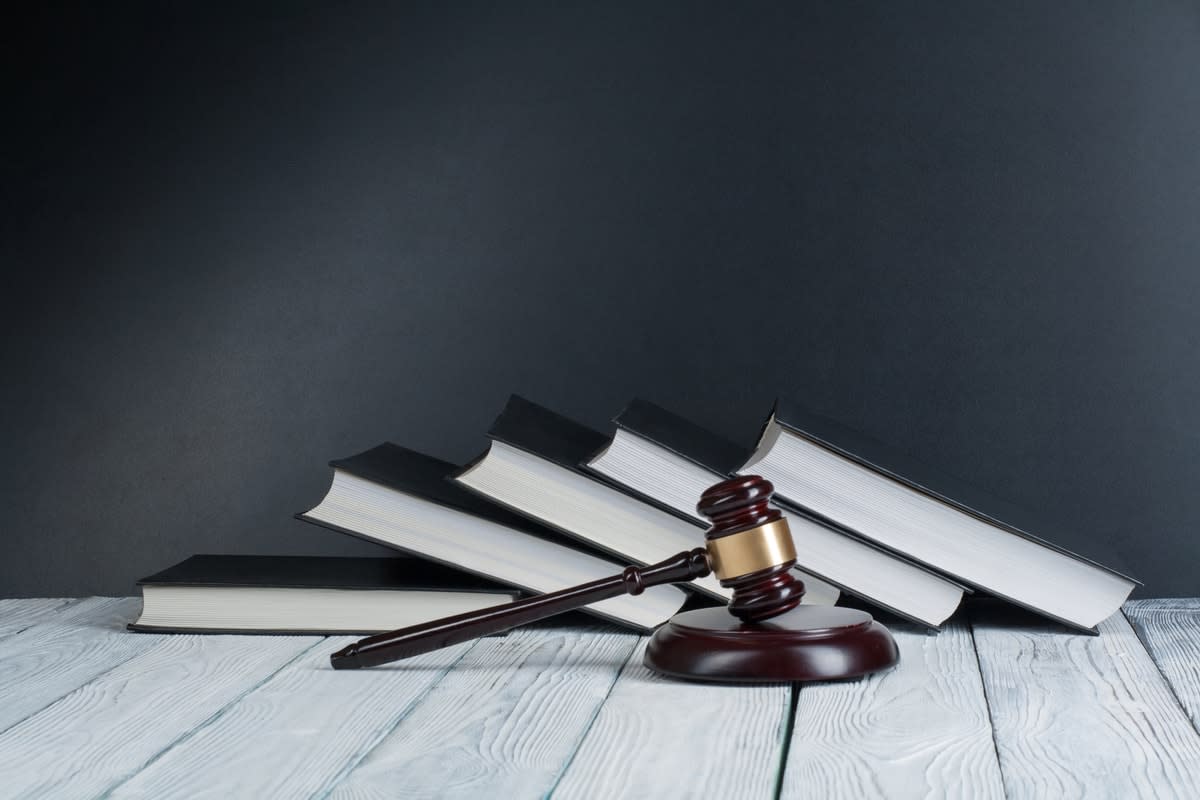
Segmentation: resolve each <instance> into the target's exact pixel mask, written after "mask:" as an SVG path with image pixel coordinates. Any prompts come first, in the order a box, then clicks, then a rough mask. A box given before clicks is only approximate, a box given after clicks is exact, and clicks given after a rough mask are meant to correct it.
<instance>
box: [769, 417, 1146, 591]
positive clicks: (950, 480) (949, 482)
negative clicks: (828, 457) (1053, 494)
mask: <svg viewBox="0 0 1200 800" xmlns="http://www.w3.org/2000/svg"><path fill="white" fill-rule="evenodd" d="M772 419H773V420H774V421H775V422H778V423H779V425H780V426H782V427H783V428H785V429H786V430H789V431H791V432H793V433H795V434H797V435H798V436H802V437H804V438H805V439H808V440H809V441H811V442H814V443H815V444H818V445H820V446H822V447H824V448H826V449H827V450H831V451H833V452H835V453H837V454H839V455H841V456H844V457H846V458H848V459H850V460H851V461H854V462H855V463H857V464H860V465H861V466H863V467H866V468H867V469H870V470H872V471H874V472H878V473H880V474H882V475H886V476H887V477H889V478H892V479H893V480H896V481H898V482H900V483H902V484H904V485H905V486H907V487H909V488H910V489H913V490H914V491H917V492H921V493H922V494H925V495H928V496H930V497H933V498H935V499H937V500H939V501H941V502H943V503H945V504H947V505H949V506H951V507H953V508H956V509H958V510H959V511H962V512H964V513H967V514H970V515H971V516H973V517H976V518H978V519H981V520H983V521H984V522H988V523H990V524H992V525H995V526H996V527H998V528H1001V529H1002V530H1005V531H1007V532H1009V533H1012V534H1015V535H1017V536H1020V537H1022V538H1025V539H1028V540H1030V541H1032V542H1036V543H1038V544H1040V545H1043V546H1045V547H1048V548H1050V549H1051V550H1055V551H1057V552H1059V553H1062V554H1064V555H1067V556H1070V557H1071V558H1074V559H1077V560H1079V561H1084V562H1086V563H1088V564H1092V565H1093V566H1096V567H1098V568H1100V569H1102V570H1104V571H1105V572H1108V573H1110V574H1113V575H1118V576H1120V577H1122V578H1125V579H1126V580H1130V581H1133V582H1134V583H1139V581H1137V580H1136V579H1134V578H1130V577H1129V576H1128V575H1124V574H1122V573H1120V572H1117V571H1116V570H1114V569H1111V568H1109V567H1106V566H1104V565H1103V564H1100V563H1098V562H1096V561H1093V560H1091V559H1089V558H1086V557H1085V556H1081V555H1079V554H1078V553H1074V552H1072V551H1070V550H1068V549H1067V548H1065V547H1062V546H1060V545H1057V544H1055V543H1054V542H1052V541H1047V540H1046V539H1043V538H1041V537H1039V536H1035V535H1034V534H1032V533H1029V531H1030V530H1038V531H1042V532H1045V533H1049V534H1050V535H1054V531H1055V527H1054V526H1053V525H1048V524H1047V523H1046V521H1044V520H1040V519H1038V518H1037V517H1036V515H1035V514H1034V513H1033V512H1031V511H1029V510H1028V509H1024V508H1020V507H1018V506H1015V505H1012V504H1010V503H1007V502H1005V501H1003V500H1001V499H999V498H997V497H994V496H992V495H991V494H989V493H988V492H986V491H984V490H982V489H980V488H979V487H977V486H973V485H971V484H969V483H967V482H966V481H963V480H961V479H959V478H955V477H953V476H951V475H947V474H945V473H943V472H941V471H940V470H938V469H937V468H935V467H932V466H930V465H928V464H925V463H923V462H921V461H920V460H918V459H916V458H913V457H912V456H910V455H907V454H906V453H903V452H901V451H899V450H898V449H896V448H894V447H891V446H890V445H887V444H884V443H882V442H880V441H878V440H876V439H874V438H872V437H871V436H868V435H867V434H864V433H862V432H861V431H856V430H853V429H852V428H849V427H846V426H845V425H842V424H841V423H838V422H835V421H834V420H831V419H828V418H826V417H822V416H821V415H819V414H816V413H813V412H812V411H809V410H808V409H805V408H803V407H802V406H800V405H797V404H795V403H790V402H787V401H784V400H778V401H776V403H775V408H774V410H773V411H772V412H771V417H769V418H768V420H767V422H766V424H764V426H763V433H765V432H766V428H767V425H770V423H771V420H772ZM760 439H761V435H760ZM813 516H814V517H817V518H821V519H824V518H823V517H820V514H814V515H813Z"/></svg>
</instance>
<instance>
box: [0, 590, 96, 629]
mask: <svg viewBox="0 0 1200 800" xmlns="http://www.w3.org/2000/svg"><path fill="white" fill-rule="evenodd" d="M76 602H78V601H77V600H74V599H71V598H67V597H42V598H36V599H33V600H0V637H4V636H11V635H13V634H14V633H20V632H21V631H23V630H25V629H26V628H28V627H30V626H32V625H36V624H37V623H39V622H42V621H44V620H46V619H49V618H50V617H53V616H54V615H55V614H57V613H59V612H60V611H62V610H63V609H65V608H68V607H69V606H71V605H73V604H75V603H76Z"/></svg>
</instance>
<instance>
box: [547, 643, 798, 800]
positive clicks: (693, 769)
mask: <svg viewBox="0 0 1200 800" xmlns="http://www.w3.org/2000/svg"><path fill="white" fill-rule="evenodd" d="M644 651H645V640H642V641H641V642H640V643H639V645H638V647H636V648H635V649H634V651H633V654H632V655H631V656H630V658H629V660H628V662H627V663H626V665H625V668H624V669H623V670H622V672H621V675H620V677H618V679H617V682H616V684H615V685H614V686H613V689H612V693H611V694H610V695H609V698H608V701H607V702H605V704H604V705H603V706H602V707H601V709H600V713H599V714H598V715H597V716H596V720H595V722H594V723H593V724H592V727H591V730H589V731H588V734H587V736H586V737H585V738H584V740H583V743H582V744H581V745H580V747H579V750H578V752H577V753H576V754H575V757H574V759H573V760H572V761H571V763H570V764H569V766H568V767H567V769H566V771H565V772H564V773H563V776H562V779H561V780H560V781H559V784H558V786H557V788H556V789H555V791H554V797H555V798H572V797H582V798H595V797H603V798H622V797H630V798H648V797H652V798H655V799H656V800H662V799H663V798H673V797H679V798H695V797H737V798H759V797H761V798H769V797H772V796H773V794H774V790H775V781H776V775H777V773H778V769H779V765H780V763H781V759H782V757H783V752H782V750H783V743H784V735H785V729H786V723H787V719H788V716H789V712H790V696H789V687H788V685H787V684H766V685H757V686H754V685H745V686H729V685H718V684H700V683H685V682H682V681H670V680H667V679H665V678H660V677H658V676H657V675H654V674H653V673H651V672H650V671H649V670H648V669H646V668H645V667H644V666H643V665H642V654H643V653H644Z"/></svg>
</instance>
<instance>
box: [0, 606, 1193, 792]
mask: <svg viewBox="0 0 1200 800" xmlns="http://www.w3.org/2000/svg"><path fill="white" fill-rule="evenodd" d="M138 604H139V601H138V600H137V599H108V598H89V599H85V600H0V796H2V797H51V798H71V797H113V798H127V797H154V798H164V797H187V798H193V797H214V798H228V797H247V798H290V797H320V798H326V797H329V798H337V799H338V800H342V799H343V798H368V797H380V798H382V797H418V798H420V797H484V798H489V800H509V798H536V797H545V796H553V797H556V798H558V797H562V798H571V797H596V798H618V797H637V798H653V799H655V800H656V799H657V798H668V797H715V798H735V797H750V798H758V797H765V798H770V797H784V798H800V797H812V798H841V797H845V798H856V799H857V798H869V797H883V798H906V797H964V798H989V797H1005V796H1007V797H1018V798H1043V797H1044V798H1069V797H1086V798H1100V797H1112V798H1131V797H1179V798H1197V797H1200V735H1198V734H1197V725H1198V724H1200V600H1144V601H1138V602H1133V603H1130V604H1129V605H1127V606H1126V608H1125V613H1124V615H1122V614H1117V615H1116V616H1114V617H1112V618H1111V619H1109V620H1108V621H1107V622H1105V623H1104V624H1103V625H1102V626H1101V634H1102V635H1101V636H1099V637H1094V636H1081V635H1072V634H1069V633H1066V632H1064V631H1063V629H1061V628H1057V627H1054V626H1051V625H1041V624H1039V623H1037V622H1035V621H1032V619H1031V618H1029V617H1023V618H1021V619H1020V620H1018V621H1016V622H1013V621H1012V620H1007V621H1006V620H1003V619H997V618H995V617H994V616H993V615H991V614H990V613H988V612H986V611H979V610H975V611H971V612H970V613H968V614H965V615H963V616H962V617H961V618H959V619H957V620H956V621H955V622H953V623H952V624H950V625H949V626H948V627H947V628H946V629H945V630H944V631H943V633H942V634H940V635H937V636H934V635H928V634H925V633H923V632H921V631H918V630H916V629H914V628H910V627H905V626H903V625H898V624H893V625H892V629H893V632H894V633H895V634H896V638H897V640H898V641H899V643H900V649H901V652H902V660H901V664H900V666H899V667H897V668H896V669H894V670H892V671H890V672H888V673H886V674H883V675H879V676H875V677H872V678H868V679H865V680H860V681H853V682H843V683H828V684H812V685H806V686H803V687H799V688H793V687H790V686H786V685H777V686H757V687H728V686H705V685H697V684H687V683H677V682H670V681H665V680H661V679H659V678H656V677H654V676H652V675H651V674H649V673H648V672H647V671H646V669H645V668H644V667H643V666H642V665H641V654H642V648H643V646H644V639H642V638H640V637H638V636H635V635H632V634H628V633H623V632H620V631H618V630H617V629H615V628H610V627H605V626H600V625H597V626H595V627H590V628H581V627H572V628H565V627H549V626H546V627H541V628H538V629H532V630H524V631H518V632H514V633H511V634H509V635H508V636H506V637H495V638H488V639H484V640H481V641H478V642H475V643H473V644H465V645H460V646H458V647H455V648H453V649H450V650H446V651H443V652H440V653H433V654H430V655H428V656H423V657H421V658H419V659H415V660H413V661H411V662H405V663H403V664H396V665H391V666H390V667H383V668H378V669H373V670H362V671H355V672H334V671H333V670H331V669H330V668H329V666H328V655H329V653H330V652H332V651H333V650H336V649H338V648H340V647H342V646H343V645H344V644H345V643H346V642H348V641H350V640H351V639H350V637H331V638H328V639H326V638H322V637H313V636H297V637H282V636H280V637H276V636H270V637H267V636H199V635H195V636H194V635H186V636H151V635H146V634H132V633H127V632H126V631H125V630H124V625H125V623H126V622H128V621H129V620H131V619H133V618H134V617H135V616H136V615H137V611H138Z"/></svg>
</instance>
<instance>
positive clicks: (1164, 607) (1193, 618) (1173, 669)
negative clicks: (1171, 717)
mask: <svg viewBox="0 0 1200 800" xmlns="http://www.w3.org/2000/svg"><path fill="white" fill-rule="evenodd" d="M1125 615H1126V616H1127V617H1128V618H1129V621H1130V623H1132V624H1133V628H1134V630H1136V631H1137V634H1138V636H1140V637H1141V639H1142V642H1143V644H1145V645H1146V649H1147V650H1148V651H1150V656H1151V658H1153V659H1154V663H1155V664H1157V665H1158V669H1159V671H1160V672H1162V674H1163V677H1165V678H1166V679H1167V682H1168V683H1169V684H1170V685H1171V689H1172V691H1174V693H1175V697H1176V699H1177V700H1178V701H1179V704H1180V705H1182V706H1183V709H1184V710H1185V711H1186V712H1187V713H1188V716H1189V717H1190V718H1191V720H1192V726H1193V727H1195V728H1196V730H1198V731H1200V600H1198V599H1196V598H1190V599H1187V600H1183V599H1169V600H1135V601H1133V602H1131V603H1126V604H1125Z"/></svg>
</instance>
